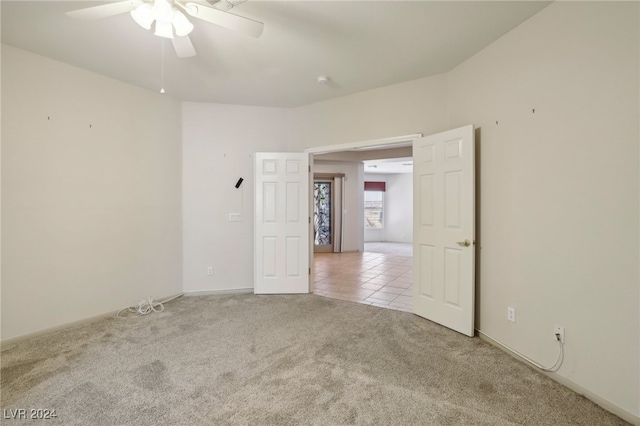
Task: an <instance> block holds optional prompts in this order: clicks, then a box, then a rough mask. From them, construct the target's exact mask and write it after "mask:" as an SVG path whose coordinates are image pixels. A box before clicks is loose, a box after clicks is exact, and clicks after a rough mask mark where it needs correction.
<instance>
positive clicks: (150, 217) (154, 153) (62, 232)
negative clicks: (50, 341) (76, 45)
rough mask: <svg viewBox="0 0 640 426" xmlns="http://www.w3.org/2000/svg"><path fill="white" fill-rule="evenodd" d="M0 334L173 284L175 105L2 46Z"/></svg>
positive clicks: (116, 304)
mask: <svg viewBox="0 0 640 426" xmlns="http://www.w3.org/2000/svg"><path fill="white" fill-rule="evenodd" d="M2 112H3V114H2V296H3V297H2V338H3V339H5V340H6V339H10V338H13V337H16V336H21V335H25V334H28V333H32V332H37V331H40V330H43V329H47V328H51V327H54V326H58V325H61V324H66V323H69V322H72V321H76V320H80V319H84V318H88V317H92V316H96V315H99V314H103V313H106V312H111V311H114V310H117V309H120V308H123V307H125V306H128V305H129V304H130V303H131V302H132V301H133V300H136V299H140V298H144V297H148V296H151V297H154V298H160V297H166V296H169V295H173V294H177V293H179V292H181V290H182V282H181V281H182V270H181V212H180V211H181V208H180V201H181V200H180V198H181V197H180V181H181V160H180V156H181V147H180V145H181V135H180V119H179V117H180V104H179V102H177V101H175V100H173V99H171V98H169V97H167V96H162V95H160V94H159V93H154V92H150V91H147V90H143V89H139V88H136V87H133V86H130V85H127V84H123V83H120V82H118V81H115V80H112V79H109V78H106V77H102V76H99V75H96V74H92V73H90V72H87V71H83V70H80V69H77V68H74V67H71V66H69V65H65V64H62V63H59V62H55V61H52V60H49V59H46V58H44V57H41V56H37V55H34V54H31V53H28V52H25V51H22V50H18V49H15V48H13V47H10V46H6V45H3V46H2Z"/></svg>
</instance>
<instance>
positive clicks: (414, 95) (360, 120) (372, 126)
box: [288, 75, 447, 151]
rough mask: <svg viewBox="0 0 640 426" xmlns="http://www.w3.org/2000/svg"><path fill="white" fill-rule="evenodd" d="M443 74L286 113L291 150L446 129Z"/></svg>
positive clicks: (444, 81)
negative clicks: (289, 115) (287, 114)
mask: <svg viewBox="0 0 640 426" xmlns="http://www.w3.org/2000/svg"><path fill="white" fill-rule="evenodd" d="M446 82H447V80H446V76H445V75H438V76H435V77H428V78H423V79H420V80H414V81H409V82H406V83H402V84H397V85H394V86H389V87H383V88H380V89H376V90H370V91H367V92H362V93H357V94H355V95H350V96H345V97H342V98H336V99H332V100H328V101H324V102H319V103H316V104H312V105H308V106H304V107H300V108H294V109H292V110H291V133H292V138H291V145H290V146H289V147H288V148H289V150H291V151H299V150H304V149H305V148H311V147H317V146H326V145H336V144H341V143H349V142H359V141H367V140H375V139H382V138H388V137H394V136H403V135H410V134H415V133H424V134H432V133H437V132H439V131H443V130H446V123H447V119H446V117H447V115H446V113H447V108H446Z"/></svg>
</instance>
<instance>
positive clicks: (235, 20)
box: [184, 2, 264, 38]
mask: <svg viewBox="0 0 640 426" xmlns="http://www.w3.org/2000/svg"><path fill="white" fill-rule="evenodd" d="M184 9H185V11H186V12H187V13H188V14H189V15H191V16H193V17H194V18H198V19H202V20H203V21H207V22H210V23H212V24H216V25H219V26H221V27H224V28H227V29H230V30H234V31H238V32H240V33H243V34H246V35H249V36H251V37H256V38H257V37H260V35H261V34H262V30H263V28H264V24H263V23H262V22H258V21H254V20H252V19H248V18H244V17H242V16H238V15H234V14H232V13H227V12H221V11H219V10H217V9H214V8H211V7H206V6H203V5H201V4H197V3H192V2H191V3H187V4H186V5H185V6H184Z"/></svg>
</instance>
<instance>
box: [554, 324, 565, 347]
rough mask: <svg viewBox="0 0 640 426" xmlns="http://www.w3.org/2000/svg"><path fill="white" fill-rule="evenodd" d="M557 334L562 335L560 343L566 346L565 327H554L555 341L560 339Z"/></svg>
mask: <svg viewBox="0 0 640 426" xmlns="http://www.w3.org/2000/svg"><path fill="white" fill-rule="evenodd" d="M557 334H559V335H560V343H562V344H564V326H562V325H558V324H556V325H554V326H553V339H554V340H558V338H557V337H556V335H557Z"/></svg>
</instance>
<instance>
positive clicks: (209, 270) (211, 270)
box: [207, 266, 213, 275]
mask: <svg viewBox="0 0 640 426" xmlns="http://www.w3.org/2000/svg"><path fill="white" fill-rule="evenodd" d="M207 275H213V267H211V266H209V267H208V268H207Z"/></svg>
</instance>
